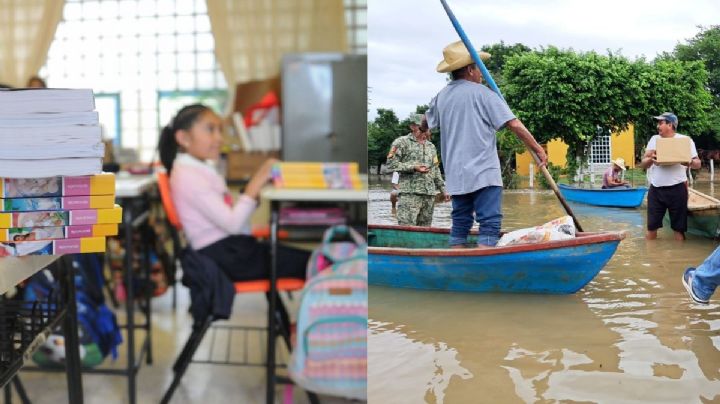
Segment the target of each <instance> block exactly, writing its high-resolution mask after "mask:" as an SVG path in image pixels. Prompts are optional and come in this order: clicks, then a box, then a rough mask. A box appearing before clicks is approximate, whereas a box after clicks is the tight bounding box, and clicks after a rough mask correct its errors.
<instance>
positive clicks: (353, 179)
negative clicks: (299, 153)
mask: <svg viewBox="0 0 720 404" xmlns="http://www.w3.org/2000/svg"><path fill="white" fill-rule="evenodd" d="M271 176H272V180H273V185H274V186H275V187H278V188H320V189H361V188H363V184H362V181H361V179H360V174H359V166H358V164H357V163H312V162H282V163H277V164H275V165H274V166H273V169H272V171H271Z"/></svg>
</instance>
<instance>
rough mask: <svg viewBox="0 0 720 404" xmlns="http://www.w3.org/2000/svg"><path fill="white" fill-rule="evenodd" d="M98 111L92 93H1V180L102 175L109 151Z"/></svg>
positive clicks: (85, 91) (82, 91) (63, 90)
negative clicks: (105, 143) (106, 148)
mask: <svg viewBox="0 0 720 404" xmlns="http://www.w3.org/2000/svg"><path fill="white" fill-rule="evenodd" d="M94 109H95V98H94V96H93V92H92V90H89V89H87V90H85V89H12V90H0V144H2V147H1V148H0V177H2V178H43V177H52V176H55V175H66V176H80V175H88V174H95V173H99V172H100V171H101V169H102V158H103V156H104V154H105V145H104V144H103V142H102V136H101V132H100V125H99V120H98V114H97V112H96V111H94Z"/></svg>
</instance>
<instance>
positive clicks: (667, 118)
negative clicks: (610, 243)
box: [640, 112, 700, 240]
mask: <svg viewBox="0 0 720 404" xmlns="http://www.w3.org/2000/svg"><path fill="white" fill-rule="evenodd" d="M653 119H655V120H656V121H657V128H658V134H657V135H654V136H653V137H652V138H650V141H649V142H648V144H647V147H646V149H645V150H646V151H645V155H644V156H643V159H642V161H641V162H640V167H642V168H645V169H649V170H648V178H649V179H650V190H649V191H648V210H647V212H648V213H647V234H646V236H645V238H646V239H648V240H654V239H656V238H657V229H659V228H661V227H662V220H663V217H664V216H665V211H668V212H669V213H670V227H671V228H672V229H673V231H674V233H675V240H685V231H687V202H688V190H687V175H686V173H685V170H686V169H687V168H686V167H688V166H689V167H690V168H694V169H698V168H700V159H698V154H697V150H696V149H695V142H693V141H692V139H691V138H690V137H688V136H685V135H681V134H679V133H676V132H675V131H676V130H677V126H678V118H677V116H675V114H673V113H672V112H665V113H663V114H662V115H659V116H655V117H653ZM670 139H672V140H670ZM680 139H682V140H680ZM677 142H680V143H684V144H685V145H686V146H685V145H682V147H679V148H678V147H677V144H676V143H677ZM665 143H672V145H669V144H665Z"/></svg>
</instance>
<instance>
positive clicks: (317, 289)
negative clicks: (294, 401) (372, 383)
mask: <svg viewBox="0 0 720 404" xmlns="http://www.w3.org/2000/svg"><path fill="white" fill-rule="evenodd" d="M339 234H344V235H348V236H349V237H350V239H351V240H352V241H349V242H347V241H346V242H333V241H332V240H333V238H334V237H335V236H336V235H339ZM367 287H368V286H367V244H366V242H365V239H364V238H363V237H362V236H361V235H360V234H358V233H357V232H356V231H355V230H353V229H352V228H351V227H348V226H344V225H341V226H334V227H331V228H329V229H328V230H327V231H326V232H325V236H324V237H323V242H322V244H321V246H320V247H318V248H317V249H316V250H315V251H314V252H313V254H312V256H311V257H310V260H309V261H308V276H307V281H306V283H305V288H304V289H303V292H302V296H301V297H300V310H299V312H298V321H297V344H296V345H295V349H294V350H293V354H292V358H291V359H290V366H289V371H290V376H291V377H292V378H293V380H294V381H295V382H296V383H297V384H298V385H299V386H302V387H303V388H305V389H307V390H310V391H314V392H316V393H321V394H328V395H333V396H342V397H348V398H354V399H361V400H365V399H366V397H367V318H368V311H367V298H368V292H367V291H368V289H367Z"/></svg>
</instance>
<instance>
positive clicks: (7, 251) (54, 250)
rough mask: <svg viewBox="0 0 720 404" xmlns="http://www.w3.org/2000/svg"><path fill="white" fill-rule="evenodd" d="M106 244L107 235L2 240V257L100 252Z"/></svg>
mask: <svg viewBox="0 0 720 404" xmlns="http://www.w3.org/2000/svg"><path fill="white" fill-rule="evenodd" d="M105 245H106V243H105V237H86V238H75V239H63V240H47V241H18V242H1V243H0V257H21V256H25V255H63V254H79V253H99V252H104V251H105Z"/></svg>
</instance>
